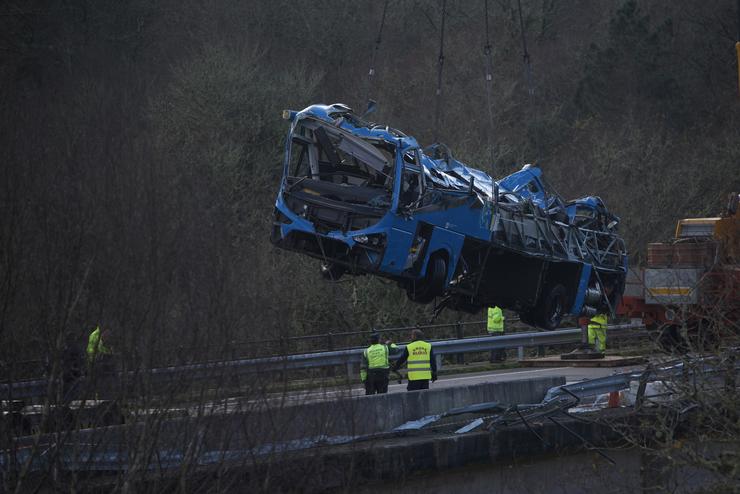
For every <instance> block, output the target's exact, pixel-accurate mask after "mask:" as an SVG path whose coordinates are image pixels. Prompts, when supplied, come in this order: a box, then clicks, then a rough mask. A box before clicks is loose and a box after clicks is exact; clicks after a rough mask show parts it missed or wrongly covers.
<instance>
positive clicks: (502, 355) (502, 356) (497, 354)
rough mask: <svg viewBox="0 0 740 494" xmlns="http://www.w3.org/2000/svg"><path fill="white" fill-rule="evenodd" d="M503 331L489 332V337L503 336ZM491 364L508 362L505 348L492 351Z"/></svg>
mask: <svg viewBox="0 0 740 494" xmlns="http://www.w3.org/2000/svg"><path fill="white" fill-rule="evenodd" d="M503 334H504V332H503V331H489V332H488V336H503ZM490 360H491V362H503V361H505V360H506V350H505V349H503V348H496V349H495V350H491V359H490Z"/></svg>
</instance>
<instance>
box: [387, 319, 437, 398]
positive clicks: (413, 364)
mask: <svg viewBox="0 0 740 494" xmlns="http://www.w3.org/2000/svg"><path fill="white" fill-rule="evenodd" d="M404 363H406V366H407V370H408V373H407V375H406V377H407V379H408V381H409V384H408V386H406V389H407V390H408V391H415V390H419V389H429V381H432V382H434V381H436V380H437V362H436V361H435V359H434V352H433V351H432V345H431V344H430V343H427V342H426V341H424V334H423V333H422V332H421V330H419V329H414V330H413V331H411V343H409V344H408V345H406V349H405V350H404V352H403V355H401V358H400V359H398V361H397V362H396V363H395V365H394V366H393V369H394V370H398V368H399V367H401V366H402V365H403V364H404Z"/></svg>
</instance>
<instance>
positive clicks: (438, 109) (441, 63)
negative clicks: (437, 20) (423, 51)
mask: <svg viewBox="0 0 740 494" xmlns="http://www.w3.org/2000/svg"><path fill="white" fill-rule="evenodd" d="M446 7H447V0H442V27H441V29H440V32H439V58H438V59H437V103H436V108H435V110H434V141H433V142H438V137H439V119H440V114H441V111H442V67H443V66H444V62H445V53H444V48H445V14H446Z"/></svg>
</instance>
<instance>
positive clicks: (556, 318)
mask: <svg viewBox="0 0 740 494" xmlns="http://www.w3.org/2000/svg"><path fill="white" fill-rule="evenodd" d="M566 295H567V293H566V291H565V287H564V286H563V285H560V284H558V285H554V286H553V287H552V288H551V289H550V291H549V292H547V295H546V296H545V298H544V300H543V301H542V303H541V304H540V307H539V310H538V318H537V323H538V325H539V326H540V327H541V328H543V329H547V330H553V329H555V328H557V327H558V326H560V321H561V320H562V319H563V314H564V313H565V304H566V302H567V296H566Z"/></svg>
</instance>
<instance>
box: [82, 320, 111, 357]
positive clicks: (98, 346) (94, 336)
mask: <svg viewBox="0 0 740 494" xmlns="http://www.w3.org/2000/svg"><path fill="white" fill-rule="evenodd" d="M99 353H111V351H110V349H109V348H108V347H106V346H105V345H104V344H103V340H102V339H101V338H100V326H97V327H96V328H95V330H93V332H92V333H90V337H89V338H88V339H87V360H88V362H92V361H93V360H95V357H96V356H97V355H98V354H99Z"/></svg>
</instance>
